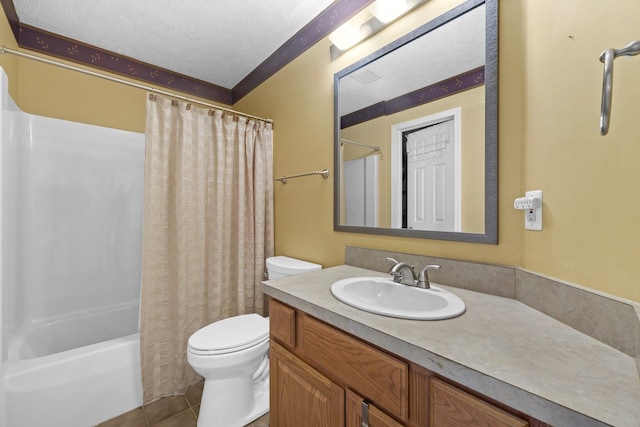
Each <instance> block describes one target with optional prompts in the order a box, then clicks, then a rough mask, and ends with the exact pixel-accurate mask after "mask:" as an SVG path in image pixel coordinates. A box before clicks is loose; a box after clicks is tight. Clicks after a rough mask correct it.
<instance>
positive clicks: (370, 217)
mask: <svg viewBox="0 0 640 427" xmlns="http://www.w3.org/2000/svg"><path fill="white" fill-rule="evenodd" d="M343 176H344V192H345V200H344V205H345V211H346V212H345V214H346V224H347V225H354V226H364V227H377V226H378V156H377V155H371V156H365V157H363V158H360V159H354V160H345V161H344V174H343Z"/></svg>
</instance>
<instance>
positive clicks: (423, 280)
mask: <svg viewBox="0 0 640 427" xmlns="http://www.w3.org/2000/svg"><path fill="white" fill-rule="evenodd" d="M429 270H440V266H439V265H427V266H426V267H425V268H423V269H422V270H420V273H418V281H417V282H416V285H417V286H418V287H419V288H423V289H429V288H431V283H429V275H428V274H427V272H428V271H429Z"/></svg>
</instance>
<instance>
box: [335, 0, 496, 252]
mask: <svg viewBox="0 0 640 427" xmlns="http://www.w3.org/2000/svg"><path fill="white" fill-rule="evenodd" d="M425 7H428V5H427V6H425ZM497 25H498V12H497V0H486V1H483V0H468V1H466V2H464V3H462V4H461V5H459V6H457V7H455V8H454V9H452V10H450V11H448V12H446V13H445V14H443V15H441V16H439V17H438V18H436V19H434V20H433V21H430V22H428V23H426V24H424V25H423V26H421V27H420V28H418V29H416V30H414V31H412V32H411V33H409V34H407V35H405V36H404V37H402V38H400V39H398V40H396V41H395V42H393V43H391V44H389V45H388V46H386V47H384V48H383V49H381V50H379V51H377V52H375V53H373V54H372V55H370V56H368V57H367V58H364V59H363V60H361V61H359V62H357V63H355V64H353V65H351V66H349V67H347V68H345V69H344V70H342V71H340V72H338V73H336V74H335V77H334V90H335V94H334V103H335V105H334V107H335V119H334V123H335V131H334V139H335V141H334V171H335V172H334V174H335V175H334V176H335V181H334V230H336V231H347V232H357V233H371V234H384V235H394V236H405V237H419V238H426V239H438V240H453V241H464V242H475V243H488V244H497V241H498V235H497V234H498V233H497V225H498V221H497V209H498V204H497V202H498V200H497V199H498V197H497V186H498V182H497V161H498V159H497V149H498V141H497V139H498V130H497V122H498V106H497V94H498V66H497V63H498V62H497V58H498V39H497Z"/></svg>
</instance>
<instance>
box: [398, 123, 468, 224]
mask: <svg viewBox="0 0 640 427" xmlns="http://www.w3.org/2000/svg"><path fill="white" fill-rule="evenodd" d="M426 121H427V122H428V121H429V120H428V118H427V119H426ZM455 127H456V123H454V118H453V117H452V118H449V117H447V118H445V119H444V120H442V121H439V122H436V123H430V124H427V125H425V126H420V127H418V128H417V129H413V130H409V131H404V132H402V170H403V179H402V228H410V229H415V230H437V231H460V225H459V218H460V214H459V209H460V200H459V197H458V191H457V188H456V175H457V174H458V171H459V168H458V167H457V165H458V164H459V162H458V161H457V156H458V155H459V149H458V145H459V139H458V137H457V132H454V128H455Z"/></svg>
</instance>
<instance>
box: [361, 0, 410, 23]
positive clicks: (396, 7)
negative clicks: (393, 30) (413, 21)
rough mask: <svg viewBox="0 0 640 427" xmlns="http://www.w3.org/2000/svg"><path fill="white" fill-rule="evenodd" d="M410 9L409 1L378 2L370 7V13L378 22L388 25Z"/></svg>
mask: <svg viewBox="0 0 640 427" xmlns="http://www.w3.org/2000/svg"><path fill="white" fill-rule="evenodd" d="M409 7H410V6H409V2H408V1H407V0H376V1H374V2H373V3H372V4H371V6H369V12H371V14H372V15H373V16H375V17H376V18H377V19H378V21H380V22H382V23H384V24H388V23H389V22H391V21H393V20H394V19H396V18H397V17H399V16H400V15H402V14H404V13H405V12H406V11H407V10H409Z"/></svg>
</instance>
